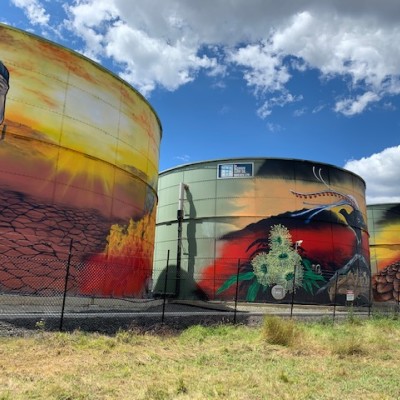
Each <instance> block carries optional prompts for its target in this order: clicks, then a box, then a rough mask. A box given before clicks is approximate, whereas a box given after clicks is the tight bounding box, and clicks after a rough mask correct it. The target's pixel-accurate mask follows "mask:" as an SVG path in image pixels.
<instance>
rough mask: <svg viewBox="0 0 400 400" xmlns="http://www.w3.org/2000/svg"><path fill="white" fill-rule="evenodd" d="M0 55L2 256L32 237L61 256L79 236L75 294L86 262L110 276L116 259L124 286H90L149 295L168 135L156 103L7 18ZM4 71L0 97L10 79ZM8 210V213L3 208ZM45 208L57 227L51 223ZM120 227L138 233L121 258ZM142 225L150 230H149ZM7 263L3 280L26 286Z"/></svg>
mask: <svg viewBox="0 0 400 400" xmlns="http://www.w3.org/2000/svg"><path fill="white" fill-rule="evenodd" d="M0 60H1V62H2V64H1V65H3V71H7V73H8V76H7V78H8V81H7V84H8V89H7V91H6V93H5V102H4V104H5V107H4V117H3V119H2V122H1V125H0V130H1V140H0V170H1V175H0V190H1V192H2V196H3V199H4V200H5V202H3V205H2V210H1V211H2V213H1V215H0V223H1V227H0V229H1V232H2V235H3V237H7V240H6V241H3V242H2V245H1V247H0V255H2V256H3V257H7V256H8V257H9V256H10V255H11V254H12V255H13V256H14V257H18V256H19V255H18V251H19V250H18V249H19V248H20V247H21V246H17V245H16V244H15V243H16V242H17V241H19V240H20V239H21V238H25V242H24V243H25V244H26V246H28V247H30V248H33V246H34V245H35V243H36V242H40V241H45V242H46V243H50V246H51V247H52V249H53V250H54V251H53V252H51V251H49V252H50V253H51V254H53V255H54V257H55V258H57V257H58V258H65V255H64V254H62V251H64V252H68V246H67V245H66V243H68V241H69V240H72V243H73V254H74V257H75V261H76V263H79V265H80V267H79V268H80V269H79V271H75V275H76V274H78V272H79V273H80V274H81V275H82V276H85V278H84V279H83V278H82V277H79V276H76V282H81V283H80V285H81V287H78V288H75V289H74V290H75V291H76V293H80V294H85V291H86V290H89V289H88V287H89V286H88V279H89V277H90V271H89V269H88V268H89V267H87V269H86V270H85V268H83V269H82V267H81V265H82V263H86V264H88V265H89V263H90V262H91V260H95V261H96V265H97V266H96V268H97V269H99V268H100V269H102V268H103V269H104V271H109V272H108V274H109V277H110V279H111V276H112V275H113V274H114V275H115V273H114V272H113V270H115V269H116V268H120V269H124V274H123V276H124V277H123V279H122V278H121V280H120V281H118V278H117V277H115V276H114V277H113V278H112V282H114V283H113V284H114V285H115V286H116V287H118V290H115V291H114V290H112V289H110V283H109V282H106V281H107V279H108V278H106V280H105V281H104V282H103V286H102V285H99V284H98V283H97V284H95V285H91V286H90V290H89V291H90V294H94V293H96V294H99V295H113V293H116V294H122V293H123V294H124V295H125V296H141V295H143V293H144V291H145V289H146V285H147V282H148V280H149V279H150V277H151V268H152V251H153V246H154V238H153V237H152V235H151V233H152V232H154V224H155V207H156V202H157V196H156V187H157V180H158V157H159V154H158V153H159V145H160V140H161V125H160V122H159V120H158V117H157V115H156V114H155V112H154V110H153V109H152V107H151V106H150V105H149V103H148V102H147V101H146V100H145V99H144V98H143V97H142V96H141V95H140V94H139V93H138V92H137V91H135V90H134V89H133V88H132V87H130V86H129V85H128V84H127V83H126V82H124V81H123V80H121V79H119V78H118V77H116V76H115V75H113V74H111V73H110V72H109V71H107V70H106V69H104V68H102V67H101V66H100V65H98V64H96V63H94V62H92V61H90V60H88V59H87V58H85V57H83V56H81V55H79V54H77V53H75V52H72V51H70V50H68V49H65V48H63V47H60V46H58V45H55V44H54V43H52V42H49V41H47V40H44V39H42V38H39V37H36V36H33V35H30V34H28V33H26V32H22V31H19V30H16V29H13V28H10V27H8V26H5V25H0ZM0 72H2V71H0ZM1 75H2V76H3V78H2V80H1V81H0V84H1V86H0V96H1V95H2V93H4V92H5V89H4V86H5V84H4V82H5V81H6V79H5V77H4V75H5V74H1ZM0 100H1V99H0ZM15 199H18V201H15ZM7 213H9V214H10V217H8V218H5V217H3V216H4V215H8V214H7ZM2 215H3V216H2ZM48 215H51V216H52V219H53V221H54V222H56V224H55V226H53V227H50V224H49V222H48ZM21 221H22V222H21ZM117 226H118V227H119V228H118V229H119V230H120V232H127V233H125V234H124V235H125V236H127V237H129V238H131V239H129V240H125V242H126V244H125V245H124V248H123V258H118V259H116V258H115V254H114V250H113V249H114V247H115V240H112V238H113V237H114V236H115V235H114V234H113V232H114V231H115V227H117ZM144 227H145V229H146V230H148V232H150V234H147V235H143V234H142V231H143V229H144ZM135 229H136V230H137V232H136V233H135V232H134V231H135ZM132 238H133V239H132ZM83 242H84V243H86V244H85V246H82V245H81V244H82V243H83ZM61 243H62V246H61ZM10 246H11V247H12V250H13V251H12V252H10ZM21 254H22V255H23V254H24V253H21ZM33 255H34V256H35V257H37V258H40V257H41V256H42V255H43V254H42V253H40V252H38V253H34V254H33ZM99 259H101V265H100V264H99ZM132 260H135V261H132ZM7 261H10V262H11V260H7ZM17 264H18V262H17V261H16V262H15V267H13V268H14V269H15V271H16V270H17V269H18V266H17ZM14 269H13V271H14ZM47 269H51V268H50V267H47ZM7 271H8V272H7ZM7 271H1V267H0V278H4V279H2V280H1V281H2V282H6V284H5V285H3V286H4V287H3V288H2V289H3V290H6V291H7V290H8V291H13V290H15V289H18V290H19V291H21V290H23V288H24V285H21V284H20V282H18V280H16V279H15V277H16V276H17V275H18V274H17V273H16V272H15V271H14V272H12V274H11V276H10V273H9V269H8V270H7ZM30 271H31V272H30V273H31V274H32V277H33V278H32V279H34V278H35V276H36V275H35V274H36V273H39V274H40V275H41V276H42V275H43V274H47V272H48V273H49V274H51V273H52V271H47V272H46V266H44V265H43V263H39V264H37V268H36V271H35V268H34V266H32V268H31V269H30ZM7 274H8V275H7ZM24 279H25V281H26V280H27V279H26V278H24ZM7 282H14V283H13V284H11V283H10V284H7ZM16 282H17V283H16ZM32 282H33V281H31V282H28V283H27V284H26V285H25V287H26V288H29V289H27V290H28V292H29V293H40V292H41V290H42V289H41V288H40V287H38V285H34V284H32ZM82 282H84V283H82ZM94 288H95V289H94ZM105 288H106V289H105ZM43 290H44V289H43ZM54 290H55V289H54ZM50 291H51V290H50ZM46 292H49V288H48V287H47V288H46Z"/></svg>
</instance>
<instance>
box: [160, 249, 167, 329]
mask: <svg viewBox="0 0 400 400" xmlns="http://www.w3.org/2000/svg"><path fill="white" fill-rule="evenodd" d="M168 266H169V250H168V253H167V265H166V267H165V281H164V299H163V307H162V314H161V323H162V324H163V323H164V318H165V302H166V300H167V282H168Z"/></svg>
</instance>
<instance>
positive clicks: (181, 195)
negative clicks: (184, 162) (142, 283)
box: [175, 182, 188, 297]
mask: <svg viewBox="0 0 400 400" xmlns="http://www.w3.org/2000/svg"><path fill="white" fill-rule="evenodd" d="M187 189H188V186H187V185H185V184H184V183H183V182H181V183H180V184H179V193H178V212H177V220H178V241H177V243H178V245H177V246H178V247H177V251H176V281H175V296H176V297H179V294H180V289H181V282H180V281H181V258H182V222H183V216H184V215H183V212H184V207H183V203H184V201H185V190H187Z"/></svg>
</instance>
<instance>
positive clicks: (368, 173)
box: [344, 146, 400, 204]
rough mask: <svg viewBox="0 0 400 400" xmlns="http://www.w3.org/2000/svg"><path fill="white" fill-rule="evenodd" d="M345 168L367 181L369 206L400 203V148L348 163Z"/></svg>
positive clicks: (389, 149)
mask: <svg viewBox="0 0 400 400" xmlns="http://www.w3.org/2000/svg"><path fill="white" fill-rule="evenodd" d="M344 168H345V169H348V170H350V171H353V172H354V173H356V174H357V175H360V176H361V177H362V178H363V179H364V180H365V182H366V185H367V191H366V192H367V203H368V204H376V203H400V174H399V171H400V146H396V147H389V148H387V149H385V150H383V151H382V152H380V153H376V154H372V155H371V156H369V157H363V158H361V159H360V160H351V161H348V162H347V163H346V164H345V166H344Z"/></svg>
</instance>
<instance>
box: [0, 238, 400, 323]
mask: <svg viewBox="0 0 400 400" xmlns="http://www.w3.org/2000/svg"><path fill="white" fill-rule="evenodd" d="M22 244H23V243H20V245H21V246H20V247H19V248H18V251H17V250H16V249H11V250H10V248H7V249H5V247H4V246H3V248H0V320H3V321H12V322H13V323H15V324H21V325H25V326H30V327H33V328H34V327H38V326H40V324H41V323H45V324H47V327H49V328H51V329H59V330H64V329H65V330H69V329H76V328H80V329H87V330H95V331H102V330H105V331H110V330H114V331H116V330H118V329H123V328H127V327H129V326H132V324H134V325H151V324H153V325H154V324H158V323H168V324H173V325H177V326H180V327H184V326H188V325H191V324H207V323H215V322H232V323H237V322H240V323H251V322H255V323H256V322H257V321H260V318H262V316H263V315H265V314H270V313H273V314H276V315H282V316H285V317H290V318H297V317H302V318H321V317H329V318H332V319H333V320H335V319H339V318H341V317H344V316H346V315H348V313H349V312H350V313H352V314H357V315H360V316H363V317H369V316H371V315H373V314H376V313H381V314H382V313H384V314H389V313H390V314H396V315H398V314H399V297H400V296H398V297H397V301H392V302H390V304H389V303H385V304H384V305H383V304H382V303H374V302H373V299H372V290H371V279H370V278H369V276H368V277H367V278H366V277H365V276H362V275H361V276H359V275H360V274H356V273H355V272H350V273H347V274H345V275H340V274H339V273H337V272H335V271H324V270H321V269H319V268H314V269H313V270H312V271H311V272H312V273H311V272H310V271H308V270H306V269H304V268H303V269H302V270H300V269H299V270H296V269H294V270H293V273H292V274H287V275H286V276H285V279H284V280H283V281H282V279H281V278H279V277H276V278H275V282H271V281H268V280H266V281H263V280H262V278H263V276H262V274H255V273H254V271H252V270H251V269H249V260H235V259H229V260H228V259H227V260H225V261H226V265H227V266H230V267H229V268H228V267H227V268H226V271H223V272H219V273H217V271H216V270H215V268H214V269H213V267H212V260H211V266H209V267H208V268H201V269H200V270H199V271H197V272H196V271H195V270H193V271H191V272H190V270H189V269H187V265H188V264H189V262H190V260H182V261H183V263H182V266H183V268H182V270H181V271H178V270H177V266H176V265H177V263H176V260H170V258H169V252H168V255H167V257H166V259H165V263H163V264H164V265H163V266H161V267H160V266H159V267H158V268H155V269H154V270H152V269H151V268H149V265H148V263H143V259H140V258H138V259H135V258H132V257H129V258H125V259H118V260H116V259H113V258H110V259H107V257H105V258H104V257H103V258H98V257H96V254H87V253H85V254H81V253H79V252H77V251H75V250H74V249H75V247H74V243H73V242H72V241H71V240H65V241H64V242H63V243H58V244H57V246H58V247H57V248H55V247H54V246H52V245H49V244H48V243H44V242H40V243H36V244H29V245H28V246H26V244H25V246H22ZM207 261H210V260H207ZM307 271H308V272H309V274H308V275H307ZM296 275H297V277H296ZM177 277H178V278H179V279H177ZM153 279H154V280H153ZM280 279H281V280H280ZM177 293H179V296H177Z"/></svg>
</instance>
